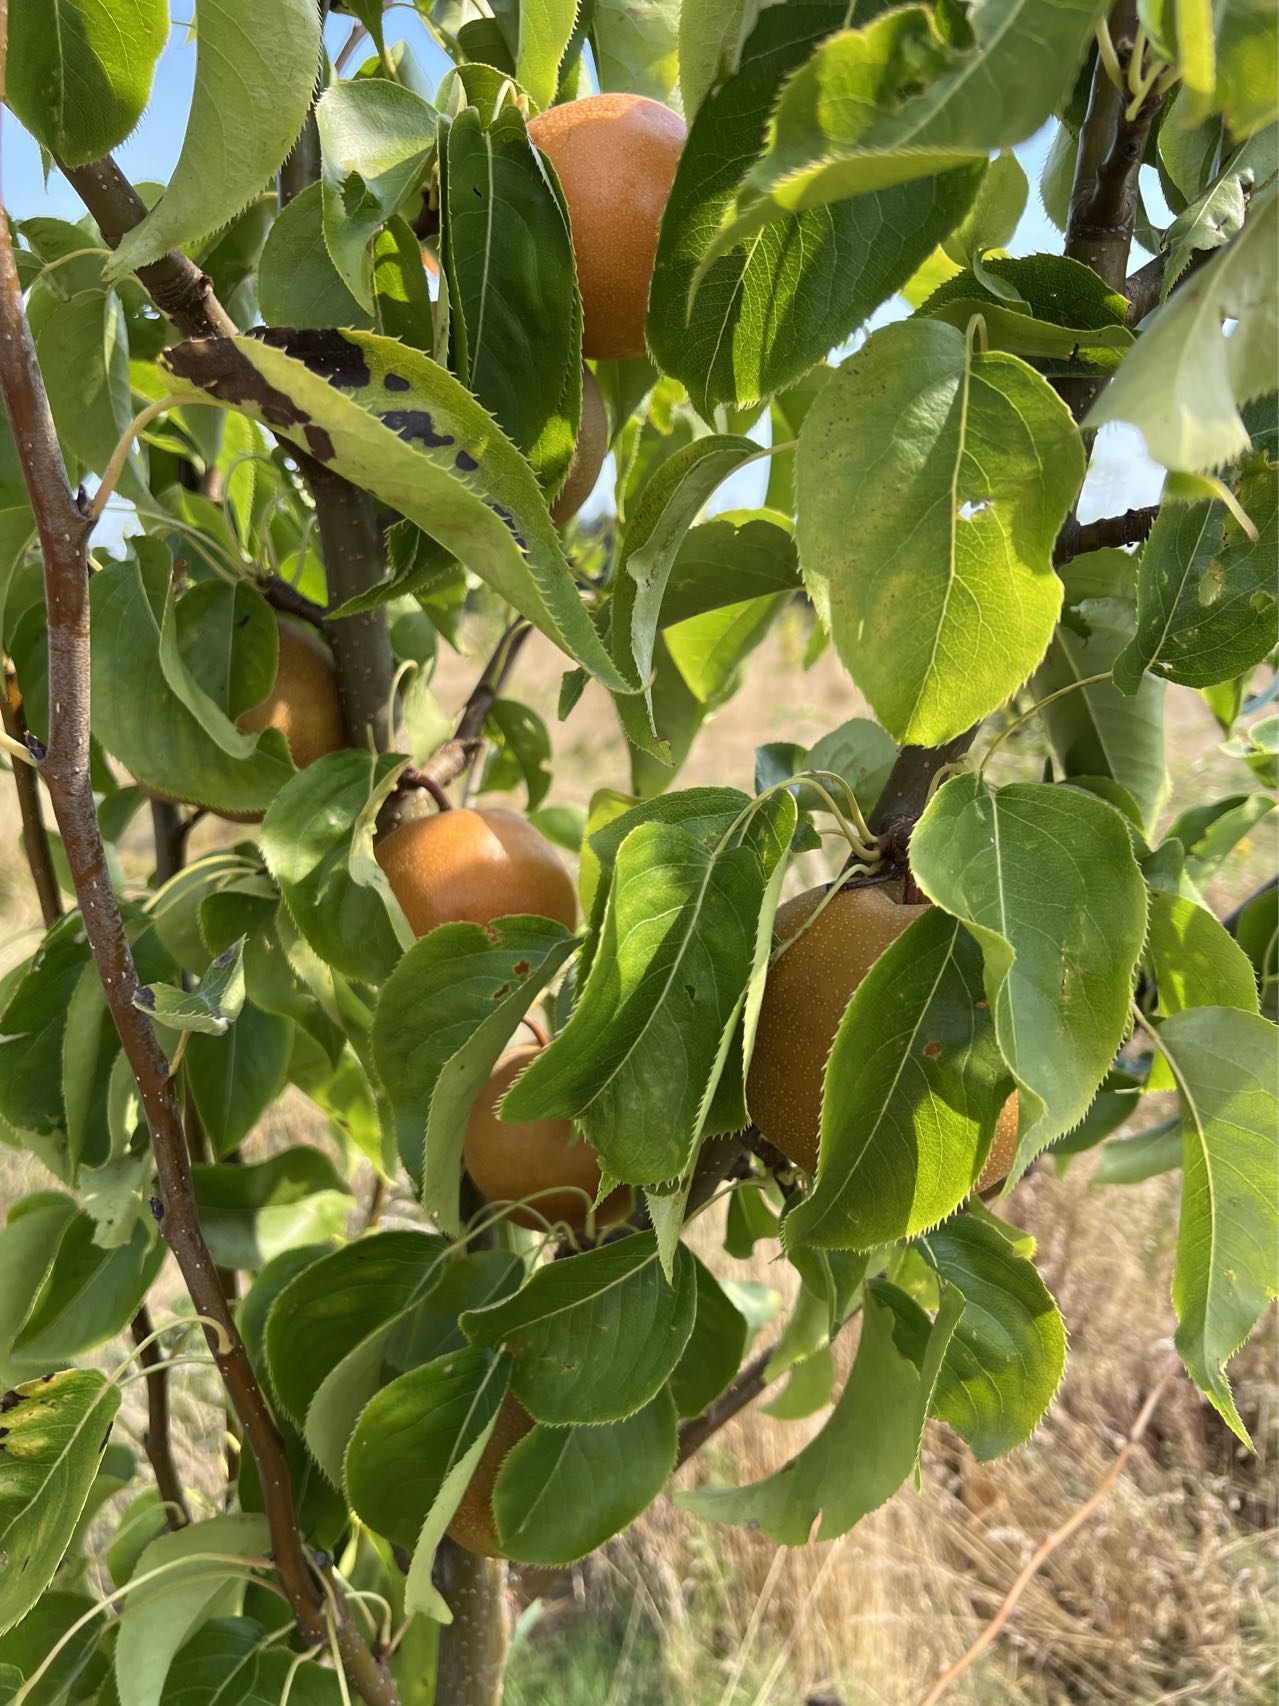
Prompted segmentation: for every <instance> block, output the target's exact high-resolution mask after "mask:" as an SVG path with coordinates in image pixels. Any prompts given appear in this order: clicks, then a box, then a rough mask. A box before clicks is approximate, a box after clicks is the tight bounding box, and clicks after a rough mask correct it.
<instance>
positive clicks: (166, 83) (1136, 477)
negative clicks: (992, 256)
mask: <svg viewBox="0 0 1279 1706" xmlns="http://www.w3.org/2000/svg"><path fill="white" fill-rule="evenodd" d="M174 17H175V22H174V24H173V28H172V31H171V33H170V37H169V42H168V45H167V47H166V48H165V51H164V54H163V56H162V57H161V60H160V63H159V66H158V67H157V70H156V77H155V84H154V87H153V89H152V95H151V101H150V104H149V106H148V108H147V111H146V113H145V114H144V116H143V119H142V122H141V124H139V126H138V128H137V129H136V130H135V131H134V133H133V135H132V136H131V137H130V138H129V140H128V141H127V142H125V143H123V144H122V145H121V146H120V147H119V148H118V149H116V151H115V153H116V159H117V160H118V162H119V164H120V167H121V170H122V171H124V172H125V173H126V174H127V175H128V177H129V178H130V179H131V180H132V181H133V182H134V183H141V182H144V181H146V180H147V179H156V180H160V181H163V180H165V179H167V178H168V176H169V174H170V173H171V172H172V170H173V167H174V164H175V163H176V161H177V158H178V152H179V150H180V148H181V146H182V136H183V131H184V129H185V127H186V117H187V109H188V107H189V105H190V100H191V86H192V81H193V79H194V76H195V44H194V41H193V40H192V39H191V36H190V32H189V29H188V21H187V0H175V12H174ZM351 27H352V25H351V20H350V19H348V18H345V17H335V18H330V19H329V21H328V25H327V27H326V31H325V40H326V43H327V45H328V49H329V53H330V55H331V56H332V57H334V58H336V56H337V54H338V53H339V52H340V51H341V49H342V46H343V44H344V43H345V42H346V40H347V38H348V37H349V35H350V33H351ZM397 40H404V41H405V42H407V44H408V45H409V47H410V49H411V51H412V52H413V54H414V56H415V57H416V59H417V61H418V64H419V65H420V67H421V68H422V70H423V72H424V73H425V74H426V76H427V78H428V79H429V80H430V81H431V82H432V83H436V82H438V81H439V79H440V78H441V77H442V76H443V75H444V73H445V71H447V69H448V67H449V64H450V61H449V60H448V58H447V56H446V55H445V54H444V53H443V51H442V50H441V49H440V48H439V47H438V46H437V45H436V44H435V42H434V41H433V40H432V38H431V36H430V34H429V33H428V31H427V30H426V28H425V26H424V25H423V24H422V21H421V19H420V18H418V17H417V16H416V15H415V14H414V13H413V12H411V11H410V10H409V9H408V8H407V7H403V6H397V7H395V8H394V9H393V10H391V11H390V12H388V13H387V45H388V46H390V45H391V44H392V43H393V42H394V41H397ZM367 52H368V47H367V44H362V45H361V46H360V47H359V48H358V49H357V50H356V53H355V55H354V58H353V60H352V67H351V68H352V69H353V68H354V67H355V66H358V65H359V64H360V63H361V61H362V60H363V58H364V57H365V56H366V54H367ZM1048 141H1049V132H1048V131H1047V130H1044V131H1042V132H1041V133H1040V134H1039V135H1038V136H1035V137H1032V138H1031V140H1030V141H1029V142H1027V143H1025V144H1024V145H1023V146H1022V147H1020V148H1019V149H1018V150H1017V154H1018V156H1019V158H1020V159H1021V162H1022V164H1023V166H1024V167H1025V170H1026V175H1027V177H1028V178H1029V180H1030V185H1031V190H1030V196H1029V199H1028V202H1027V206H1026V211H1025V214H1024V215H1023V217H1022V220H1021V224H1020V225H1019V227H1018V229H1017V233H1016V236H1015V237H1014V239H1013V241H1012V243H1011V244H1010V245H1009V247H1010V248H1011V249H1012V251H1013V252H1014V253H1016V254H1034V253H1036V252H1048V253H1059V252H1060V249H1061V234H1060V232H1058V230H1057V229H1056V227H1055V226H1054V225H1053V224H1052V222H1051V221H1050V220H1049V219H1048V217H1047V215H1046V214H1045V213H1044V210H1043V207H1042V205H1041V203H1040V200H1039V196H1038V193H1037V189H1036V186H1037V184H1038V182H1039V174H1040V170H1041V167H1042V164H1043V160H1044V156H1045V154H1046V153H1047V150H1048ZM1150 176H1151V173H1150V172H1149V171H1146V172H1144V173H1143V177H1144V178H1149V177H1150ZM0 184H2V185H3V191H4V205H5V206H6V207H7V208H8V210H9V212H10V213H11V214H12V215H13V217H14V218H17V219H23V218H30V217H32V216H33V215H36V214H49V215H54V216H56V217H58V218H62V219H70V220H76V219H79V218H80V217H81V216H82V214H83V212H84V209H83V206H82V205H81V203H80V200H79V197H78V196H77V195H76V194H75V192H74V190H72V188H71V187H70V185H69V184H68V183H67V182H66V181H65V179H64V178H63V177H62V176H61V174H60V173H58V172H54V173H52V174H51V175H50V178H49V181H48V183H47V184H46V183H45V182H44V179H43V172H42V168H41V163H40V151H39V149H38V148H37V146H36V144H35V143H34V142H33V141H32V139H31V138H30V137H29V136H28V135H27V133H26V132H25V131H24V130H23V129H22V127H21V126H20V125H19V124H18V122H17V120H16V119H14V118H13V117H12V116H11V115H10V114H9V113H8V112H5V114H4V117H3V141H2V145H0ZM1143 188H1145V190H1146V193H1147V196H1148V197H1151V196H1153V197H1154V200H1155V207H1157V208H1158V211H1159V212H1162V211H1163V210H1162V208H1161V207H1159V206H1158V204H1159V200H1160V199H1161V198H1159V197H1158V196H1157V190H1156V189H1155V188H1154V187H1152V186H1150V185H1148V184H1143ZM1152 211H1155V209H1154V208H1152ZM1137 258H1139V257H1135V258H1134V264H1136V261H1137ZM906 312H908V310H907V309H906V306H905V304H904V303H902V302H901V300H900V298H898V299H895V300H894V301H892V302H888V303H885V304H884V306H883V307H882V308H881V309H880V310H879V311H878V312H877V313H876V314H875V315H874V316H873V317H872V320H871V322H870V324H871V326H872V327H873V326H875V325H879V324H883V323H884V322H885V321H888V320H894V319H898V318H901V317H902V316H903V315H904V314H905V313H906ZM761 442H765V443H766V442H767V437H766V435H765V436H764V437H762V438H761ZM766 480H767V469H766V467H765V466H764V465H762V464H757V465H755V466H754V467H752V468H748V469H746V470H744V472H743V473H742V475H741V476H736V477H734V479H732V480H730V481H728V482H726V484H725V485H724V486H723V487H721V489H720V492H719V493H718V495H717V500H716V502H715V504H714V506H713V507H714V508H716V509H731V508H736V507H747V506H753V505H755V504H758V503H759V502H761V501H762V495H763V487H764V485H765V483H766ZM1161 482H1162V471H1161V470H1160V469H1158V468H1157V467H1156V466H1155V465H1154V464H1153V463H1152V462H1150V460H1149V459H1148V458H1147V456H1146V454H1145V448H1144V446H1143V444H1142V441H1141V438H1140V436H1139V435H1138V434H1137V433H1135V432H1133V431H1132V430H1131V429H1128V428H1125V427H1106V428H1104V429H1103V431H1102V433H1101V435H1100V437H1099V440H1098V444H1097V449H1096V452H1095V454H1094V457H1093V463H1092V467H1091V468H1090V471H1089V476H1088V482H1087V484H1086V486H1085V489H1084V495H1083V499H1082V501H1081V504H1080V516H1081V519H1083V520H1085V521H1087V520H1090V519H1092V518H1093V517H1094V516H1097V515H1105V514H1111V513H1114V512H1116V511H1118V510H1122V509H1125V508H1128V507H1129V506H1131V505H1137V504H1145V503H1152V502H1154V501H1155V499H1156V498H1157V497H1158V495H1159V489H1160V485H1161ZM609 486H611V479H610V478H609V470H608V469H607V467H606V469H605V471H604V474H603V475H602V476H601V485H600V488H599V491H600V492H601V493H602V491H603V490H605V489H606V488H607V487H609Z"/></svg>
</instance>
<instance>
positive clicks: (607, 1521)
mask: <svg viewBox="0 0 1279 1706" xmlns="http://www.w3.org/2000/svg"><path fill="white" fill-rule="evenodd" d="M675 1448H676V1429H675V1404H674V1401H673V1400H672V1398H671V1395H670V1393H669V1392H666V1391H663V1392H659V1393H658V1395H657V1397H656V1398H655V1399H654V1400H653V1402H652V1403H651V1404H647V1405H645V1407H644V1408H643V1409H642V1410H637V1411H636V1412H635V1414H634V1415H633V1416H628V1417H627V1418H626V1419H625V1421H619V1422H609V1423H606V1424H604V1425H603V1426H602V1427H587V1428H553V1427H542V1426H537V1427H534V1428H533V1430H532V1431H531V1432H530V1433H528V1434H526V1435H525V1436H524V1438H523V1439H522V1440H520V1441H519V1442H518V1443H517V1444H516V1445H515V1446H514V1447H513V1448H512V1450H511V1451H510V1452H509V1453H508V1455H507V1457H506V1460H505V1461H504V1462H503V1464H502V1467H501V1469H500V1470H499V1471H498V1477H497V1481H496V1483H495V1485H494V1488H493V1511H494V1514H495V1516H496V1518H497V1532H498V1536H499V1538H500V1539H501V1542H502V1548H503V1550H504V1551H505V1552H506V1554H507V1556H508V1557H511V1558H514V1559H516V1560H518V1562H520V1563H522V1564H569V1563H572V1561H573V1560H574V1559H575V1558H583V1557H585V1556H586V1554H587V1553H588V1552H593V1551H594V1550H595V1548H596V1547H597V1546H600V1545H602V1544H603V1543H604V1541H605V1540H607V1539H608V1538H609V1536H610V1535H613V1534H617V1533H619V1532H620V1531H621V1530H622V1529H623V1528H626V1527H627V1526H628V1525H629V1524H630V1523H632V1522H634V1520H635V1518H636V1517H637V1516H638V1515H639V1514H640V1512H641V1511H643V1510H645V1509H646V1508H647V1506H648V1505H650V1504H651V1503H652V1501H653V1500H654V1499H655V1498H656V1497H657V1495H658V1494H659V1493H660V1492H661V1490H662V1488H663V1487H664V1486H665V1485H666V1480H667V1477H668V1476H669V1475H670V1472H671V1470H672V1469H673V1468H674V1466H675ZM588 1487H589V1488H590V1489H591V1495H590V1496H589V1497H583V1489H585V1488H588Z"/></svg>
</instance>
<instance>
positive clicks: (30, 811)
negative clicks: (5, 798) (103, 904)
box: [0, 668, 62, 930]
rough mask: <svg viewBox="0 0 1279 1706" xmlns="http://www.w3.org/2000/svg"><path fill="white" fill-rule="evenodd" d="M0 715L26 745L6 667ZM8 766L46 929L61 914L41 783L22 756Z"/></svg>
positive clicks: (6, 729)
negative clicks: (45, 820) (11, 774)
mask: <svg viewBox="0 0 1279 1706" xmlns="http://www.w3.org/2000/svg"><path fill="white" fill-rule="evenodd" d="M0 715H3V719H4V732H5V733H6V734H7V735H8V736H9V738H10V740H16V741H18V742H19V743H20V744H21V745H23V746H26V745H27V720H26V718H25V717H24V716H23V714H22V698H21V695H20V694H19V691H18V682H17V677H16V676H15V675H14V674H13V671H12V670H11V669H8V668H6V670H5V677H4V683H3V688H2V689H0ZM10 768H11V769H12V771H13V786H14V791H15V792H16V794H17V796H18V811H19V813H20V814H21V817H22V851H23V852H24V853H25V854H26V857H27V868H28V870H29V871H30V872H31V881H32V882H33V883H34V884H35V887H36V898H37V899H38V900H39V902H40V916H41V918H43V919H44V927H45V929H46V930H48V929H50V928H52V926H53V925H55V924H56V923H57V922H58V920H59V918H61V917H62V894H61V891H60V890H59V888H58V876H57V872H56V871H55V870H54V868H53V853H52V850H51V849H50V847H49V835H48V831H47V830H46V829H45V826H44V807H43V805H42V804H41V801H40V784H39V781H38V780H37V778H36V773H35V770H34V769H33V768H32V766H31V765H29V764H24V763H23V762H22V760H21V759H15V760H14V761H13V763H12V764H11V766H10Z"/></svg>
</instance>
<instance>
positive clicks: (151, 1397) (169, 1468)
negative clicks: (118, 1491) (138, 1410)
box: [130, 1303, 191, 1528]
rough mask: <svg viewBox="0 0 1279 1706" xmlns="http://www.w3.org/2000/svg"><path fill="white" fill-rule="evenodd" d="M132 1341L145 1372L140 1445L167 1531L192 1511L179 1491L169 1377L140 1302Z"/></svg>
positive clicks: (182, 1523) (148, 1316) (183, 1523)
mask: <svg viewBox="0 0 1279 1706" xmlns="http://www.w3.org/2000/svg"><path fill="white" fill-rule="evenodd" d="M130 1331H131V1332H132V1334H133V1342H134V1344H135V1345H137V1347H138V1361H139V1362H140V1363H141V1364H142V1366H143V1368H145V1369H146V1370H147V1378H146V1387H147V1431H146V1433H145V1434H144V1435H143V1441H142V1443H143V1444H144V1445H145V1447H146V1452H147V1458H148V1460H149V1462H150V1464H151V1472H152V1474H153V1475H154V1476H155V1484H156V1486H157V1487H158V1488H159V1490H160V1497H161V1498H162V1499H163V1500H164V1514H165V1520H166V1521H167V1522H168V1525H169V1527H170V1528H185V1527H186V1525H187V1523H189V1522H190V1520H191V1512H190V1509H189V1508H188V1505H187V1501H186V1494H185V1493H184V1492H183V1491H182V1477H181V1476H180V1475H179V1474H178V1467H177V1464H176V1463H175V1462H174V1461H173V1440H172V1438H171V1436H170V1432H169V1377H168V1374H167V1373H166V1372H165V1369H164V1367H163V1363H164V1354H163V1352H162V1351H161V1349H160V1347H159V1345H157V1344H156V1343H155V1342H154V1339H153V1334H154V1332H155V1328H154V1326H153V1325H152V1321H151V1311H150V1310H149V1309H148V1308H147V1306H146V1304H145V1303H143V1304H141V1305H140V1306H139V1308H138V1312H137V1314H136V1315H135V1316H134V1317H133V1321H132V1323H131V1326H130Z"/></svg>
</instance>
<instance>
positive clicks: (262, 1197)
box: [191, 1146, 351, 1269]
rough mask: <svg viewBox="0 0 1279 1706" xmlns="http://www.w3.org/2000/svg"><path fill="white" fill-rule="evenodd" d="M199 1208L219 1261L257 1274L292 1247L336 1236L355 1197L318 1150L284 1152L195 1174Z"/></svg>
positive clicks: (194, 1170) (204, 1168) (202, 1168)
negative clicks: (243, 1163) (238, 1164)
mask: <svg viewBox="0 0 1279 1706" xmlns="http://www.w3.org/2000/svg"><path fill="white" fill-rule="evenodd" d="M191 1176H192V1182H193V1184H194V1186H195V1199H196V1205H197V1207H198V1208H199V1210H200V1220H201V1223H202V1224H203V1227H204V1233H205V1237H206V1239H207V1240H208V1245H209V1249H210V1252H211V1253H212V1256H213V1260H214V1261H215V1262H216V1263H217V1264H218V1266H219V1267H222V1268H252V1269H257V1268H260V1267H262V1266H264V1265H265V1263H267V1262H269V1261H270V1260H271V1258H272V1257H273V1256H275V1255H277V1254H278V1253H279V1252H280V1251H282V1250H285V1249H287V1248H288V1247H289V1246H290V1245H293V1244H308V1243H318V1242H322V1241H323V1240H324V1239H326V1238H333V1237H336V1236H337V1235H338V1234H339V1233H340V1232H341V1231H342V1228H343V1226H344V1225H345V1223H346V1217H347V1215H348V1214H349V1213H350V1209H351V1197H350V1193H349V1192H348V1191H347V1189H346V1187H345V1185H344V1184H343V1183H342V1180H341V1179H340V1178H339V1177H338V1174H337V1172H336V1171H335V1169H334V1166H333V1163H332V1162H331V1161H330V1160H329V1158H328V1157H327V1156H326V1155H322V1154H321V1153H320V1151H319V1150H318V1149H310V1148H307V1147H305V1146H301V1147H297V1148H293V1149H286V1150H284V1151H283V1152H282V1153H281V1154H279V1155H275V1156H273V1157H272V1158H271V1160H269V1161H256V1162H253V1163H252V1164H251V1165H247V1166H239V1167H220V1166H216V1165H215V1166H197V1167H193V1168H192V1169H191Z"/></svg>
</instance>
